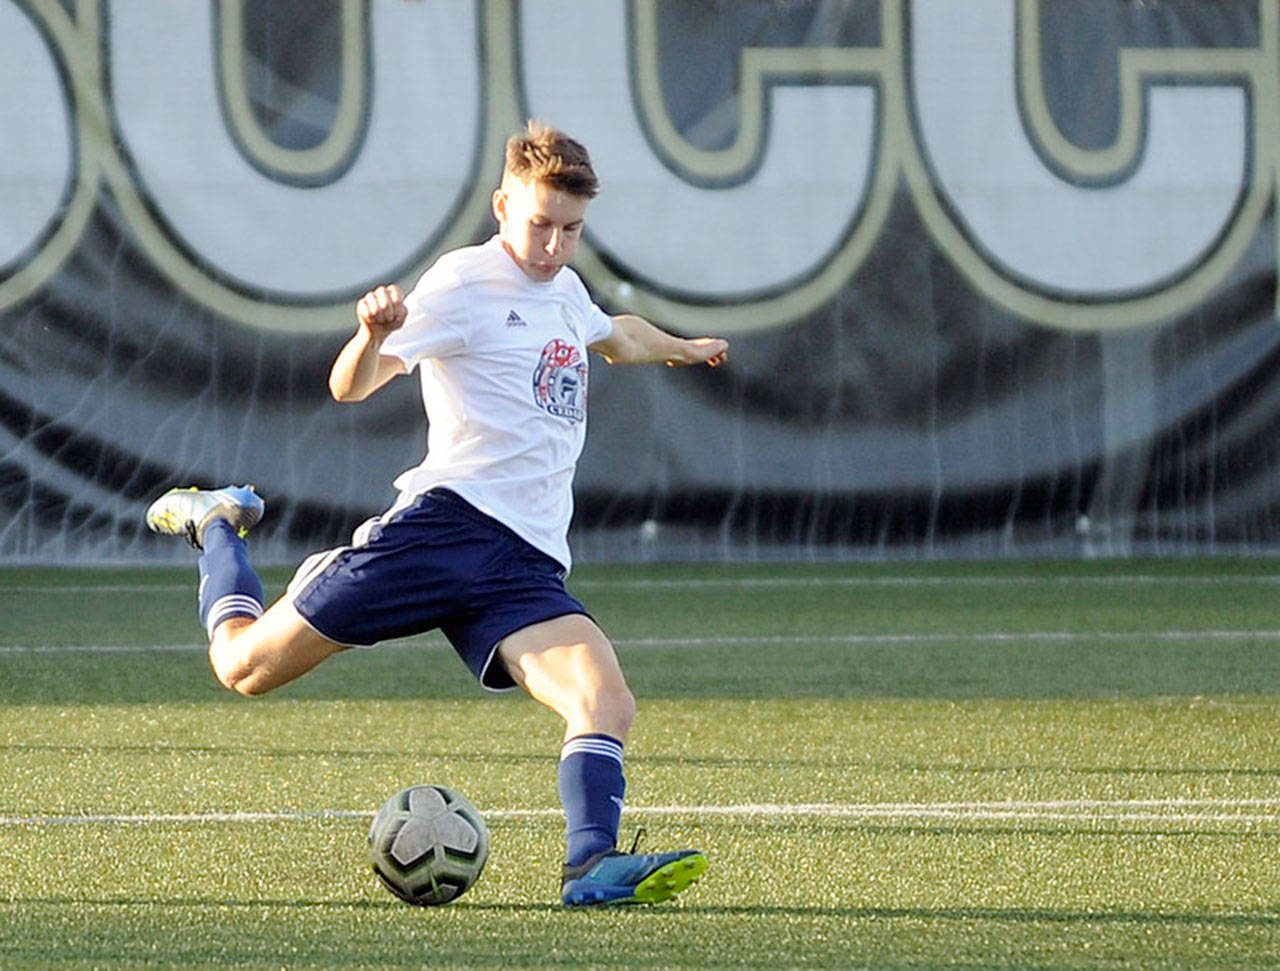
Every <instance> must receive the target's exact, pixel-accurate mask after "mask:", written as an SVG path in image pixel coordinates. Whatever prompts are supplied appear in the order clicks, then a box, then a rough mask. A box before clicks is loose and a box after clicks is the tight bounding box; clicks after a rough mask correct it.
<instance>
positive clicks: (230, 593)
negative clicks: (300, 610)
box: [198, 519, 263, 640]
mask: <svg viewBox="0 0 1280 971" xmlns="http://www.w3.org/2000/svg"><path fill="white" fill-rule="evenodd" d="M203 539H204V553H203V554H202V555H201V557H200V562H199V564H198V566H199V568H200V623H202V624H203V625H204V629H205V632H206V633H207V634H208V635H209V638H210V639H211V640H212V639H213V632H214V630H215V628H217V626H218V625H219V624H221V623H222V622H223V621H224V620H226V619H227V618H229V617H253V618H257V617H261V616H262V604H263V593H262V581H261V580H259V579H258V574H256V573H255V572H254V571H253V567H252V566H250V565H249V552H248V550H247V549H246V548H245V543H244V540H243V539H241V538H240V535H239V534H238V533H237V532H236V530H235V529H234V528H233V527H232V525H231V524H230V523H228V522H227V521H226V520H225V519H215V520H214V521H213V522H211V523H209V525H208V526H206V527H205V529H204V537H203Z"/></svg>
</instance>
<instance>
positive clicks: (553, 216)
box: [493, 176, 591, 283]
mask: <svg viewBox="0 0 1280 971" xmlns="http://www.w3.org/2000/svg"><path fill="white" fill-rule="evenodd" d="M590 201H591V200H590V199H588V198H585V197H583V196H575V195H570V194H569V193H567V192H561V191H560V190H559V189H556V188H555V187H553V186H550V185H548V184H547V183H545V182H531V183H525V182H521V181H520V180H519V179H515V178H512V177H510V176H507V177H506V178H504V179H503V180H502V186H501V188H499V189H498V191H497V192H495V193H494V194H493V214H494V216H496V217H497V220H498V236H499V237H500V238H501V240H502V242H503V245H504V246H505V247H506V250H507V253H508V254H510V256H511V258H512V259H513V260H515V262H516V266H518V267H520V269H521V270H522V271H524V274H525V276H527V277H529V279H531V280H536V281H537V282H539V283H546V282H548V281H550V280H551V279H552V278H553V277H555V275H556V274H557V273H559V272H560V268H561V267H563V266H566V265H568V264H569V263H570V262H572V260H573V257H574V255H575V254H576V253H577V252H578V239H579V237H581V236H582V223H583V219H584V218H585V217H586V214H587V204H588V203H589V202H590Z"/></svg>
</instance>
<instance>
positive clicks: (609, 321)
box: [582, 303, 613, 347]
mask: <svg viewBox="0 0 1280 971" xmlns="http://www.w3.org/2000/svg"><path fill="white" fill-rule="evenodd" d="M612 333H613V318H612V317H610V316H609V315H608V314H607V313H605V312H604V311H603V310H601V309H600V307H599V306H598V305H596V304H594V303H593V304H592V305H591V309H590V310H589V311H588V312H587V338H586V340H584V341H583V342H582V343H583V344H584V345H585V346H587V347H590V346H591V345H592V344H596V343H599V342H600V341H602V340H604V339H605V338H607V337H608V336H609V335H610V334H612Z"/></svg>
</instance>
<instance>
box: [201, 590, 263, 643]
mask: <svg viewBox="0 0 1280 971" xmlns="http://www.w3.org/2000/svg"><path fill="white" fill-rule="evenodd" d="M261 616H262V604H261V603H259V602H258V601H257V600H254V599H253V597H250V596H248V595H247V594H243V593H229V594H227V595H226V596H225V597H220V598H219V599H217V600H215V601H214V602H213V606H212V607H210V608H209V616H208V617H207V618H206V620H205V631H206V632H207V633H208V635H209V639H210V640H212V639H213V632H214V631H215V630H217V628H218V625H219V624H221V623H222V622H223V621H224V620H227V619H228V618H231V617H249V618H251V619H253V620H257V619H258V618H259V617H261Z"/></svg>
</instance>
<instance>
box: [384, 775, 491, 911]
mask: <svg viewBox="0 0 1280 971" xmlns="http://www.w3.org/2000/svg"><path fill="white" fill-rule="evenodd" d="M488 858H489V830H488V829H487V828H486V827H485V824H484V820H483V819H482V818H481V817H480V813H479V812H478V811H477V810H476V807H475V806H473V805H472V804H471V803H470V801H468V800H467V798H466V797H465V796H463V795H462V794H461V793H460V792H456V791H455V790H453V789H450V788H448V787H447V786H412V787H410V788H408V789H405V790H403V791H401V792H397V793H396V794H395V795H394V796H392V797H391V798H390V799H388V800H387V801H386V802H384V803H383V804H382V808H381V809H379V810H378V812H377V815H375V816H374V817H373V824H372V825H371V826H370V827H369V862H370V863H371V864H372V865H373V872H374V873H376V874H377V875H378V877H379V878H380V879H381V880H382V882H383V883H384V884H385V885H386V887H387V889H388V890H390V891H391V892H392V893H393V894H395V895H396V896H397V897H399V898H400V899H401V900H403V901H405V902H406V903H410V904H415V905H416V906H419V907H428V906H432V905H435V904H447V903H449V902H450V901H451V900H456V899H457V898H458V897H460V896H462V894H464V893H465V892H466V891H467V890H469V889H470V888H471V887H472V886H473V885H474V884H475V882H476V881H477V880H479V879H480V871H481V870H483V869H484V863H485V860H487V859H488Z"/></svg>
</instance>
